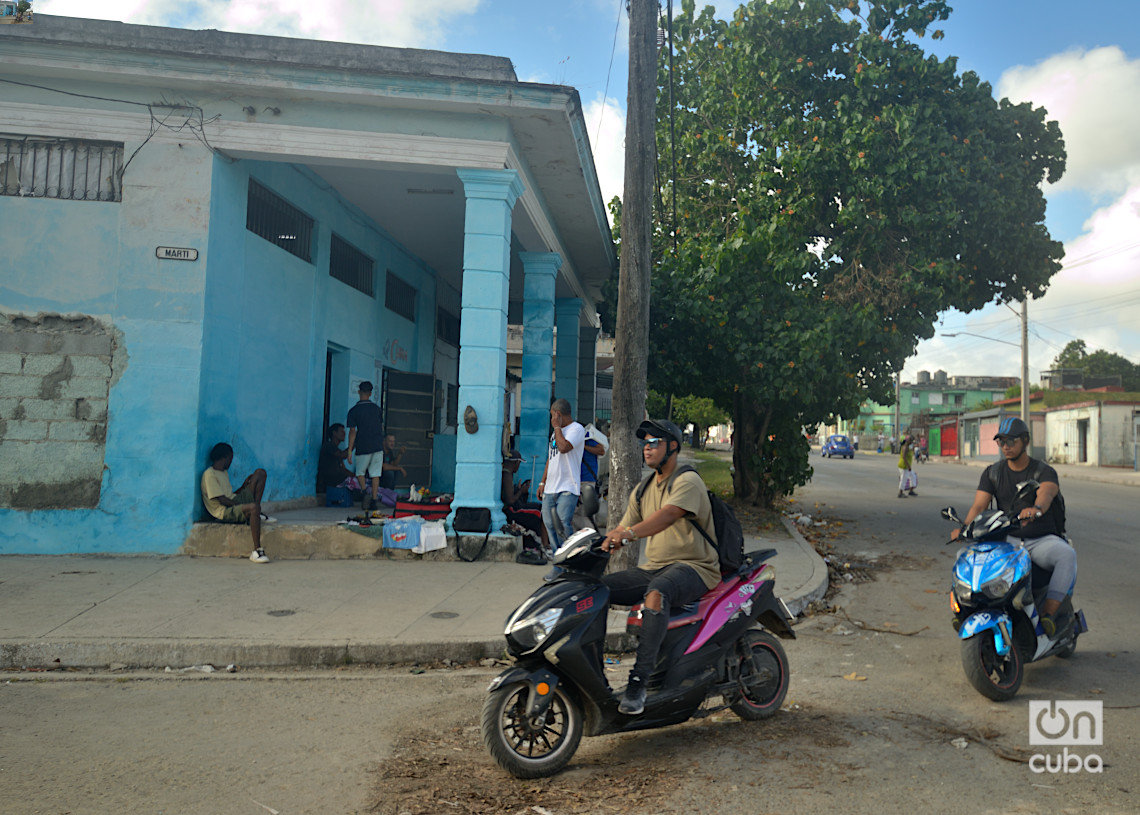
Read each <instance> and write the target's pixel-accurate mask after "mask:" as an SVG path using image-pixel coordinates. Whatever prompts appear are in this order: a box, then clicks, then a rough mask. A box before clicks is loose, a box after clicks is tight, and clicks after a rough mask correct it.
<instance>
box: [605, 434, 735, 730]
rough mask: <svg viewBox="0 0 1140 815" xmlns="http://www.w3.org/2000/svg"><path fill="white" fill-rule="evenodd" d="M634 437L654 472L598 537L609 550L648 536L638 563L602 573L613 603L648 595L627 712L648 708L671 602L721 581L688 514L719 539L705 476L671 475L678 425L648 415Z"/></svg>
mask: <svg viewBox="0 0 1140 815" xmlns="http://www.w3.org/2000/svg"><path fill="white" fill-rule="evenodd" d="M637 437H638V438H639V439H641V440H642V441H643V442H645V447H644V448H643V449H642V457H643V459H644V460H645V463H646V465H647V466H649V467H651V468H652V469H653V470H655V471H656V472H655V473H654V474H653V475H650V476H649V479H648V481H647V482H646V488H645V490H644V493H643V494H642V496H641V500H640V502H639V501H638V492H639V491H640V488H639V489H637V490H634V491H633V492H632V493H630V496H629V506H628V507H627V508H626V511H625V515H624V516H623V517H622V519H621V523H620V524H618V526H616V527H614V528H613V529H612V530H610V533H609V534H608V535H606V539H605V540H604V541H603V542H602V548H603V549H604V550H605V551H607V552H612V551H613V550H614V549H617V548H618V547H620V546H622V545H623V544H624V543H625V542H626V541H631V540H636V539H638V538H648V539H649V541H648V544H647V546H646V549H645V562H644V564H643V566H642V567H641V568H636V569H627V570H625V571H622V572H613V573H611V574H607V575H605V576H604V577H603V578H602V582H603V583H605V584H606V586H608V587H609V590H610V602H611V603H613V604H617V605H623V606H632V605H636V604H637V603H640V602H642V601H643V600H644V602H645V609H644V611H643V612H642V616H641V637H640V640H639V642H638V645H637V657H636V659H635V660H634V663H633V669H632V670H631V671H630V673H629V684H628V685H627V686H626V689H625V695H624V696H623V697H622V700H621V704H620V705H619V706H618V710H619V711H620V712H622V713H625V714H626V715H630V716H633V715H637V714H639V713H642V712H643V711H644V710H645V691H646V683H647V681H648V680H649V676H650V674H652V673H653V668H654V666H655V665H656V664H657V654H658V651H660V650H661V643H662V642H663V641H664V639H665V634H666V633H667V632H668V628H669V609H670V608H675V607H678V606H684V605H686V604H688V603H691V602H693V601H694V600H698V599H700V597H701V596H703V595H704V594H705V592H707V591H708V590H709V589H712V588H715V587H716V586H717V585H718V584H719V583H720V557H719V556H718V554H717V552H716V550H715V549H714V548H713V547H712V546H710V545H709V543H708V541H706V540H705V539H704V537H703V536H702V535H701V533H700V532H698V531H697V529H696V527H694V526H693V524H691V523H688V522H687V521H686V519H692V520H693V521H695V522H696V523H698V524H700V525H701V528H702V529H704V530H705V533H706V534H708V535H709V536H711V537H712V538H713V539H714V540H715V539H716V527H715V526H714V525H713V517H712V504H711V503H710V502H709V496H708V491H707V489H706V488H705V483H704V481H702V480H701V477H700V476H699V475H697V474H696V473H695V472H683V473H681V474H680V475H678V476H676V477H675V478H674V477H672V476H673V471H674V470H676V469H677V459H676V453H678V452H679V451H680V449H681V431H680V430H679V429H678V428H677V426H676V425H675V424H673V423H672V422H669V421H666V420H663V419H647V420H646V421H644V422H642V423H641V426H640V427H638V428H637Z"/></svg>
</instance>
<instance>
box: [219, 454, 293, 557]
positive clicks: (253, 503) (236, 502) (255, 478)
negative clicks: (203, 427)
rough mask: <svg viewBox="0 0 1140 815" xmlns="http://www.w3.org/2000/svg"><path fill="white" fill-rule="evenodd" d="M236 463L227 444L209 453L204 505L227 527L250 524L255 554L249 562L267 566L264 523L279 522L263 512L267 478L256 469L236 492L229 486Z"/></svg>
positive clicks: (260, 470) (253, 552)
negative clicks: (232, 467)
mask: <svg viewBox="0 0 1140 815" xmlns="http://www.w3.org/2000/svg"><path fill="white" fill-rule="evenodd" d="M233 462H234V448H232V447H230V445H228V444H226V443H225V442H224V441H223V442H219V443H218V444H215V445H214V447H213V449H211V450H210V466H209V467H207V468H206V470H205V471H204V472H203V473H202V483H201V489H202V503H203V504H204V505H205V507H206V511H207V512H209V513H210V514H211V515H212V516H214V517H215V518H217V519H218V520H219V521H221V522H222V523H226V524H249V533H250V535H251V536H252V537H253V551H252V552H250V555H249V559H250V560H252V561H253V562H254V563H268V562H269V558H268V557H267V556H266V554H265V550H264V549H262V548H261V524H262V523H263V522H264V523H269V522H271V521H274V520H276V519H275V518H271V517H269V516H268V515H266V514H265V513H263V512H262V511H261V497H262V496H263V495H264V494H265V482H266V479H267V478H268V476H267V475H266V472H265V470H262V469H257V470H254V471H253V472H252V473H250V475H249V476H248V477H247V478H246V479H245V481H243V482H241V486H240V487H238V488H237V490H236V491H235V490H234V489H233V487H231V486H230V475H229V469H230V465H231V464H233Z"/></svg>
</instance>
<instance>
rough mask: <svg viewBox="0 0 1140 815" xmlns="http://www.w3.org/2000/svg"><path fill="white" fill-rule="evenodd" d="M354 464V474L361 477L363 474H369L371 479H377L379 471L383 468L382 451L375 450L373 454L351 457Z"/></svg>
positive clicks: (359, 454) (358, 454)
mask: <svg viewBox="0 0 1140 815" xmlns="http://www.w3.org/2000/svg"><path fill="white" fill-rule="evenodd" d="M353 461H355V462H356V464H355V466H356V474H357V475H359V476H363V475H364V474H365V473H370V477H371V478H379V477H380V470H381V469H382V468H383V467H384V451H383V450H377V451H376V452H375V453H357V454H356V455H355V456H354V457H353Z"/></svg>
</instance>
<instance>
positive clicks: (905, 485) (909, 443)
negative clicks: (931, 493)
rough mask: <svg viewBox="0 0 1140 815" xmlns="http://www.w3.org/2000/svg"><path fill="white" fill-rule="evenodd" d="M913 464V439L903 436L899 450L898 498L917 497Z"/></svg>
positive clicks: (916, 478)
mask: <svg viewBox="0 0 1140 815" xmlns="http://www.w3.org/2000/svg"><path fill="white" fill-rule="evenodd" d="M913 464H914V439H912V438H911V437H910V436H905V437H903V440H902V447H900V448H899V498H906V497H907V496H908V495H913V496H914V497H915V498H917V497H918V493H917V492H915V491H914V490H915V487H917V486H918V474H917V473H915V471H914V469H913Z"/></svg>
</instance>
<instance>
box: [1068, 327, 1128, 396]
mask: <svg viewBox="0 0 1140 815" xmlns="http://www.w3.org/2000/svg"><path fill="white" fill-rule="evenodd" d="M1053 367H1054V368H1079V369H1080V370H1082V371H1084V372H1085V376H1119V377H1120V382H1121V385H1123V386H1124V390H1126V391H1128V392H1130V393H1135V392H1137V391H1140V365H1136V364H1135V363H1134V362H1132V361H1131V360H1130V359H1128V358H1127V357H1122V356H1121V355H1120V354H1117V353H1113V352H1112V351H1104V350H1099V351H1093V352H1091V353H1090V352H1089V349H1088V345H1087V344H1086V343H1085V341H1084V340H1072V341H1071V342H1069V343H1068V344H1067V345H1066V346H1065V347H1064V349H1063V350H1062V351H1061V353H1059V354H1058V355H1057V357H1056V358H1055V359H1054V360H1053Z"/></svg>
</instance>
